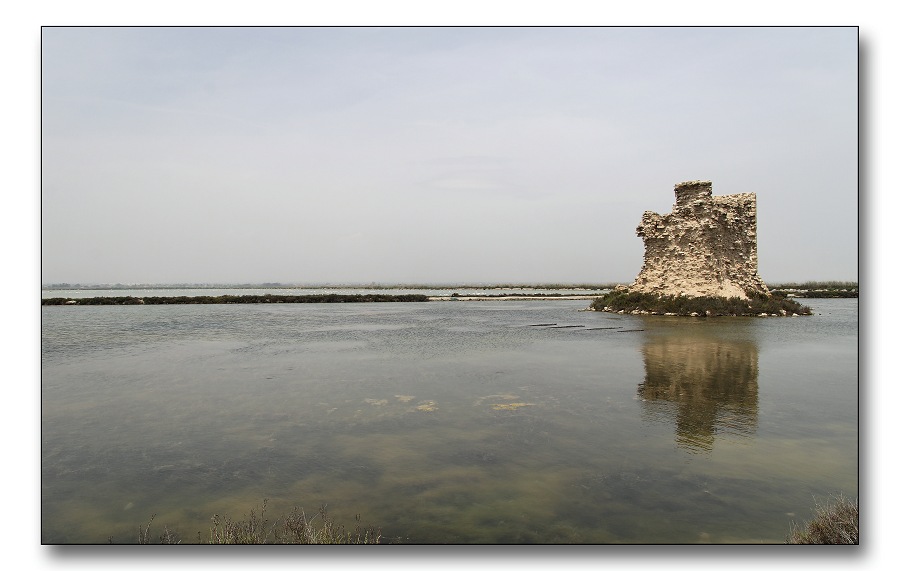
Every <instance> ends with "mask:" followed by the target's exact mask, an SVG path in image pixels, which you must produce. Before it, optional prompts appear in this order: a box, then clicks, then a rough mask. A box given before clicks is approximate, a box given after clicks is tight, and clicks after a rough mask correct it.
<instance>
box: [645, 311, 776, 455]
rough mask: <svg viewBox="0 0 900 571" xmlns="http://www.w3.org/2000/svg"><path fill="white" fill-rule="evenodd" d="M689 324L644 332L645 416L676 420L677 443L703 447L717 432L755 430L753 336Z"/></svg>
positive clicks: (756, 358)
mask: <svg viewBox="0 0 900 571" xmlns="http://www.w3.org/2000/svg"><path fill="white" fill-rule="evenodd" d="M679 329H680V328H679ZM691 329H692V328H690V327H689V328H685V329H680V330H676V329H672V330H666V331H664V332H662V333H661V334H658V335H650V336H648V338H647V339H646V341H645V343H644V346H643V349H642V352H643V355H644V370H645V374H646V376H645V379H644V382H643V383H641V384H639V385H638V389H637V394H638V397H639V399H640V400H641V409H642V416H643V418H644V419H645V420H649V421H652V422H672V421H674V423H675V443H676V444H677V445H678V446H679V447H681V448H685V449H687V450H688V451H690V452H700V453H702V452H709V451H711V450H712V448H713V442H714V440H715V437H716V435H717V434H722V433H728V434H733V435H737V436H743V437H752V436H753V435H754V434H755V433H756V427H757V415H758V404H759V394H758V392H759V387H758V377H759V350H758V348H757V345H756V343H755V342H753V341H751V340H747V339H737V340H735V339H727V338H720V337H717V336H715V335H714V333H715V331H716V328H710V330H706V331H704V330H705V329H706V328H699V330H698V331H692V330H691Z"/></svg>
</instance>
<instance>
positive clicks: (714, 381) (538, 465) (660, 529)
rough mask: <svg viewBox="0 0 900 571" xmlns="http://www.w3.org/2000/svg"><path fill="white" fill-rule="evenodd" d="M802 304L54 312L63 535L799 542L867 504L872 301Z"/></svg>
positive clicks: (53, 455) (55, 447)
mask: <svg viewBox="0 0 900 571" xmlns="http://www.w3.org/2000/svg"><path fill="white" fill-rule="evenodd" d="M122 295H125V294H122ZM805 303H807V304H809V305H810V306H811V307H812V308H813V309H814V311H815V313H816V315H815V316H812V317H805V318H765V319H763V318H736V319H726V318H718V319H690V318H666V317H654V316H631V315H627V316H626V315H614V314H606V313H595V312H583V311H578V310H579V309H583V308H585V307H586V306H587V305H588V302H586V301H541V300H528V301H486V302H428V303H386V304H380V303H378V304H376V303H362V304H327V305H319V304H315V305H307V304H283V305H282V304H278V305H197V306H192V305H177V306H83V307H79V306H70V307H65V306H56V307H42V308H41V315H42V323H41V358H42V367H41V383H42V424H41V453H42V475H41V476H42V479H41V488H42V497H41V510H42V526H41V540H42V542H44V543H105V542H106V541H107V538H108V537H109V536H113V541H115V542H134V541H136V539H137V528H138V525H140V524H141V523H144V524H146V522H147V520H148V519H149V517H150V515H152V514H156V519H155V520H154V527H156V528H158V529H162V526H163V525H164V524H165V525H168V527H169V528H173V529H176V530H177V531H178V532H180V534H181V535H182V537H183V538H184V539H185V541H187V542H194V541H197V534H198V532H199V533H200V537H201V540H207V539H208V538H209V529H210V518H211V516H212V515H213V514H228V515H230V516H232V517H235V518H241V517H243V516H244V515H245V514H247V513H248V512H249V510H250V509H251V508H256V507H258V506H259V505H260V504H261V503H262V500H263V499H264V498H268V499H269V512H268V514H269V515H270V516H271V517H273V518H274V517H277V516H279V515H282V514H284V513H287V512H288V511H289V510H290V508H291V507H292V506H295V505H297V506H302V507H304V508H305V509H306V511H307V512H314V511H315V510H316V509H317V508H318V507H319V506H320V505H323V504H327V506H328V511H329V513H330V514H331V515H333V516H334V517H335V518H336V519H337V520H338V521H340V522H344V523H346V524H348V525H349V524H352V523H353V522H354V520H353V518H354V516H355V515H356V514H360V515H361V517H362V520H363V522H364V523H371V524H374V525H377V526H380V527H381V529H382V532H383V534H384V535H385V536H386V537H388V538H395V539H396V540H399V541H402V542H404V543H445V542H452V543H523V542H536V543H697V542H711V543H720V542H724V543H735V542H775V543H778V542H782V541H783V540H784V537H785V536H786V534H787V533H788V531H789V529H790V524H791V521H797V522H799V521H801V520H804V519H807V518H808V517H809V516H810V514H811V509H812V508H813V507H814V503H815V501H816V500H825V499H827V498H828V496H829V495H831V494H836V493H841V492H842V493H844V494H845V495H848V496H853V497H855V496H856V495H857V494H858V315H857V314H858V309H859V306H858V301H857V300H805ZM551 324H552V325H551Z"/></svg>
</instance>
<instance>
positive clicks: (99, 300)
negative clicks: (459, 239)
mask: <svg viewBox="0 0 900 571" xmlns="http://www.w3.org/2000/svg"><path fill="white" fill-rule="evenodd" d="M421 301H428V296H427V295H419V294H402V295H390V294H374V293H372V294H369V293H366V294H337V293H328V294H316V295H195V296H187V295H181V296H170V297H164V296H163V297H134V296H123V297H82V298H71V297H51V298H46V299H42V300H41V305H178V304H223V303H366V302H421Z"/></svg>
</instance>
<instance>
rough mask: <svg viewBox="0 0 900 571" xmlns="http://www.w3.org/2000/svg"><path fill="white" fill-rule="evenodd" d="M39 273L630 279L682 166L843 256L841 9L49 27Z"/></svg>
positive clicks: (776, 261)
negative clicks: (810, 18)
mask: <svg viewBox="0 0 900 571" xmlns="http://www.w3.org/2000/svg"><path fill="white" fill-rule="evenodd" d="M40 48H41V54H40V58H41V62H40V63H41V141H40V142H41V165H40V170H41V177H42V178H41V281H42V283H54V282H70V283H115V282H121V283H173V282H254V283H258V282H332V283H335V282H341V283H349V282H353V283H367V282H382V283H410V282H416V283H435V282H541V283H546V282H566V283H575V282H591V283H598V282H612V281H619V282H629V281H631V280H632V279H633V278H634V277H635V276H636V275H637V273H638V271H639V270H640V267H641V263H642V257H643V243H642V242H641V239H640V238H638V237H637V236H636V235H635V227H636V226H637V225H638V223H639V222H640V219H641V214H642V213H643V212H644V211H645V210H654V211H656V212H660V213H666V212H669V211H670V210H671V206H672V204H673V202H674V198H675V197H674V193H673V190H672V189H673V186H674V185H675V184H676V183H678V182H681V181H685V180H694V179H704V180H712V182H713V193H714V194H717V195H719V194H732V193H739V192H755V193H756V194H757V201H758V215H759V220H758V231H759V238H758V247H759V260H760V261H759V270H760V275H761V276H762V278H763V279H764V280H766V281H767V282H770V283H778V282H783V281H793V280H857V279H858V277H859V276H858V265H859V259H858V249H859V241H858V230H859V228H858V220H859V192H858V149H859V144H858V110H859V106H858V91H857V90H858V63H857V62H858V59H857V58H858V34H857V30H856V29H855V28H840V27H815V28H791V27H778V28H761V27H754V28H739V27H728V28H709V27H706V28H686V27H676V28H667V27H653V28H634V27H630V28H608V27H585V28H572V27H567V28H552V27H537V28H514V27H506V28H487V27H480V28H452V27H430V28H369V27H358V28H305V27H298V28H240V27H239V28H185V27H180V28H88V27H79V28H57V27H51V28H44V29H43V32H42V34H41V46H40Z"/></svg>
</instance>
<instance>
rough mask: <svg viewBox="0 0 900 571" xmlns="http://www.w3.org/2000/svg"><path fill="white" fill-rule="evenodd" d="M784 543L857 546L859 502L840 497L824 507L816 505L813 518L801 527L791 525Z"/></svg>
mask: <svg viewBox="0 0 900 571" xmlns="http://www.w3.org/2000/svg"><path fill="white" fill-rule="evenodd" d="M785 543H790V544H802V545H859V500H852V501H851V500H848V499H847V498H845V497H844V496H843V495H841V496H838V497H837V498H834V499H833V501H831V502H829V503H826V504H825V505H824V506H821V505H819V504H818V503H816V513H815V517H814V518H813V519H812V520H810V521H808V522H807V523H806V524H805V525H804V526H802V527H801V526H796V525H792V529H791V533H790V535H788V537H787V541H786V542H785Z"/></svg>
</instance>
